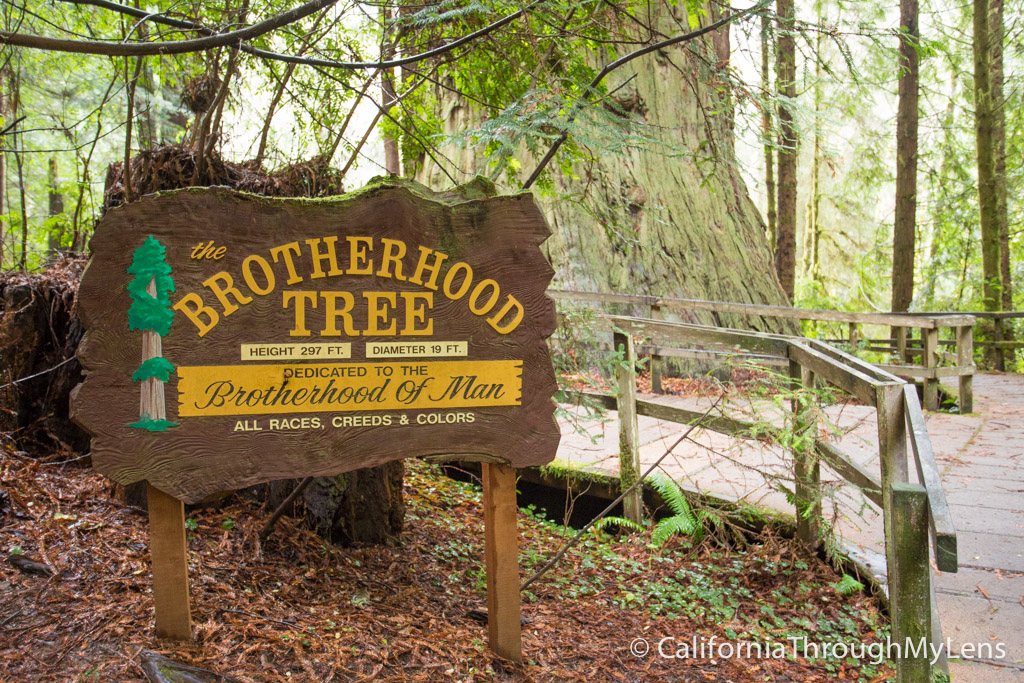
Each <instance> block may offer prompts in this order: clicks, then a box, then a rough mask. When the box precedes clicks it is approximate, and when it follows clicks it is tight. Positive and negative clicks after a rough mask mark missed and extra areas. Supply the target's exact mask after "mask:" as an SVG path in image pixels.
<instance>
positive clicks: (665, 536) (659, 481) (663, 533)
mask: <svg viewBox="0 0 1024 683" xmlns="http://www.w3.org/2000/svg"><path fill="white" fill-rule="evenodd" d="M651 485H652V486H654V488H655V489H656V490H657V491H658V493H660V494H661V498H662V500H664V501H665V504H666V505H668V507H669V509H670V510H671V511H672V516H671V517H666V518H665V519H662V520H661V521H659V522H658V523H657V524H655V525H654V531H653V532H652V533H651V542H652V543H654V545H657V546H662V545H665V543H666V542H668V540H669V539H670V538H672V537H673V536H675V535H676V534H680V535H683V536H689V537H691V538H692V539H694V540H695V541H699V540H700V539H701V538H703V537H704V521H705V520H706V519H708V518H709V515H708V514H707V513H706V512H704V511H703V510H697V511H696V512H694V511H693V510H692V509H691V508H690V503H689V501H687V500H686V496H684V495H683V490H682V489H681V488H679V485H678V484H676V483H675V482H674V481H672V480H671V479H669V478H668V477H666V476H665V475H663V474H655V475H654V476H652V477H651Z"/></svg>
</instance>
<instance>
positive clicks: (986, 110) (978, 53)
mask: <svg viewBox="0 0 1024 683" xmlns="http://www.w3.org/2000/svg"><path fill="white" fill-rule="evenodd" d="M973 23H974V44H973V51H974V132H975V140H976V144H977V155H978V204H979V209H980V215H981V268H982V307H983V308H984V310H986V311H998V310H999V307H1000V305H1001V301H1002V297H1001V296H1000V292H999V290H1000V276H999V217H998V213H999V212H998V208H999V205H998V197H997V191H996V178H995V175H996V173H995V147H994V139H993V137H994V136H993V133H994V131H993V128H994V125H993V118H994V117H993V102H992V80H991V72H990V66H991V52H990V50H989V47H990V40H991V39H990V35H991V31H990V30H989V0H974V6H973ZM998 329H999V328H995V329H994V330H993V331H996V330H998ZM993 339H994V340H995V341H1001V339H1000V335H998V334H993ZM997 357H998V354H997V353H996V352H995V349H991V348H990V351H989V360H990V362H993V363H995V361H996V358H997Z"/></svg>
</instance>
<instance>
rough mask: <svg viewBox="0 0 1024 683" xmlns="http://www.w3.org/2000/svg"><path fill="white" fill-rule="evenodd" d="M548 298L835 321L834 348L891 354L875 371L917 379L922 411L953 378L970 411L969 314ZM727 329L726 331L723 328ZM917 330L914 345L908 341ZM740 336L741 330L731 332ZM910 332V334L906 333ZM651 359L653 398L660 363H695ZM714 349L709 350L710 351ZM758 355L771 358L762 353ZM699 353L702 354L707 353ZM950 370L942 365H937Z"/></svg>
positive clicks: (572, 294)
mask: <svg viewBox="0 0 1024 683" xmlns="http://www.w3.org/2000/svg"><path fill="white" fill-rule="evenodd" d="M548 294H549V295H550V296H552V297H553V298H555V299H558V300H563V301H576V302H587V303H594V304H622V305H631V306H641V307H646V308H647V309H648V313H649V314H648V316H647V319H649V320H659V319H661V318H662V312H663V311H706V312H710V313H715V314H734V315H746V316H755V317H758V318H765V317H774V318H783V319H790V320H801V321H818V322H840V323H846V324H847V325H849V334H848V336H847V338H846V339H845V340H835V339H832V340H830V341H832V342H833V343H836V342H840V341H841V342H842V343H845V344H848V345H849V347H850V348H851V349H856V348H858V346H860V345H861V344H864V345H865V350H875V351H885V352H888V353H891V354H893V355H895V356H896V357H897V358H898V359H899V361H900V362H899V363H884V364H880V365H879V367H881V368H883V369H884V370H886V371H887V372H889V373H891V374H892V375H895V376H897V377H900V378H903V379H919V380H921V381H922V383H923V385H924V407H925V408H927V409H928V410H938V408H939V380H941V379H946V378H956V379H957V380H958V393H959V395H958V408H959V411H960V412H961V413H970V412H972V411H973V410H974V384H973V378H974V372H975V367H974V325H975V323H976V322H977V319H976V318H975V317H974V316H973V315H964V314H946V313H942V314H921V313H848V312H845V311H826V310H816V309H806V308H791V307H787V306H768V305H761V304H742V303H731V302H724V301H705V300H701V299H682V298H674V297H662V296H652V295H639V294H620V293H605V292H581V291H565V290H549V291H548ZM860 325H884V326H886V327H889V328H891V329H892V330H893V334H894V335H895V336H894V337H893V339H892V340H891V346H887V347H882V346H881V345H880V344H877V343H875V340H871V339H867V340H864V339H862V338H861V333H860V329H859V327H858V326H860ZM722 329H727V328H722ZM914 330H917V331H918V332H917V333H918V335H919V340H914V339H913V338H912V334H913V331H914ZM945 330H948V331H949V333H950V334H952V336H953V339H951V340H942V339H940V333H941V332H942V331H945ZM730 331H731V332H734V333H736V332H742V330H730ZM908 332H910V334H908ZM950 345H951V346H953V347H955V348H954V353H948V352H945V351H942V350H940V346H950ZM642 350H644V351H645V352H647V353H650V355H651V357H652V364H651V381H652V386H653V387H654V390H655V392H656V393H658V392H660V386H661V372H662V371H661V362H660V361H661V358H662V357H681V358H697V359H699V358H700V356H699V355H694V354H695V353H696V352H695V350H693V349H683V350H677V351H672V350H667V351H661V350H659V349H658V348H657V345H654V348H651V345H644V348H643V349H642ZM716 350H717V349H711V351H712V352H714V351H716ZM757 352H761V353H768V354H769V355H776V354H773V353H772V352H769V351H766V350H763V349H761V350H757ZM704 353H707V352H706V351H705V352H704ZM944 362H945V363H951V364H952V365H947V366H943V365H942V363H944Z"/></svg>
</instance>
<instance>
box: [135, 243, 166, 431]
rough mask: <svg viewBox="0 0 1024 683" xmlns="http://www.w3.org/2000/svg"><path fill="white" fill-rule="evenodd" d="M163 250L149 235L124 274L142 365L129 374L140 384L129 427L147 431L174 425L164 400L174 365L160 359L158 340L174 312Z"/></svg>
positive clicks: (160, 349)
mask: <svg viewBox="0 0 1024 683" xmlns="http://www.w3.org/2000/svg"><path fill="white" fill-rule="evenodd" d="M166 253H167V252H166V250H165V249H164V246H163V245H162V244H160V242H159V241H158V240H157V239H156V238H155V237H153V236H152V235H150V236H149V237H147V238H146V239H145V241H144V242H143V243H142V246H140V247H139V248H138V249H136V250H135V253H134V254H132V264H131V265H130V266H129V267H128V272H129V273H130V274H131V275H134V276H135V278H134V279H133V280H132V281H131V282H130V283H128V294H129V295H130V296H131V298H132V305H131V307H130V308H129V309H128V328H129V329H131V330H139V331H141V332H142V363H141V364H140V365H139V368H138V370H136V371H135V372H134V373H133V374H132V381H133V382H142V390H141V394H140V397H139V421H138V422H133V423H132V424H130V425H129V426H130V427H135V428H137V429H148V430H149V431H151V432H162V431H166V430H167V428H168V427H175V426H177V425H176V423H174V422H168V420H167V408H166V403H165V401H164V382H166V381H167V380H168V379H169V378H170V376H171V373H172V372H174V366H173V365H171V363H170V362H169V361H168V360H167V359H166V358H164V357H163V349H162V340H163V337H164V336H166V335H167V333H168V332H169V331H170V329H171V319H172V317H173V315H174V311H173V310H172V309H171V299H170V296H169V295H170V293H171V292H173V291H174V280H172V279H171V266H170V265H169V264H168V263H167V261H166V259H165V257H166Z"/></svg>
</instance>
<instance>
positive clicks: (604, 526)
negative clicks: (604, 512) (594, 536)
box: [594, 515, 644, 533]
mask: <svg viewBox="0 0 1024 683" xmlns="http://www.w3.org/2000/svg"><path fill="white" fill-rule="evenodd" d="M609 527H618V528H619V529H620V530H622V529H625V530H628V531H635V532H637V533H641V532H643V531H644V527H643V525H642V524H637V523H636V522H634V521H633V520H631V519H626V518H625V517H615V516H611V515H609V516H607V517H602V518H601V519H599V520H597V521H596V522H594V529H596V530H597V531H607V530H608V528H609Z"/></svg>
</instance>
